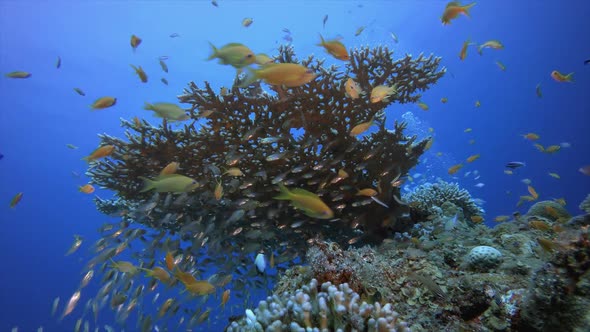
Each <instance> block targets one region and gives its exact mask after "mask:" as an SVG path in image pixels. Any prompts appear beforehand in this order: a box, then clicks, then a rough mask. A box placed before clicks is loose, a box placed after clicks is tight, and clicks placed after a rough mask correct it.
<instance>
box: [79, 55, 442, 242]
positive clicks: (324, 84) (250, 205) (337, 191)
mask: <svg viewBox="0 0 590 332" xmlns="http://www.w3.org/2000/svg"><path fill="white" fill-rule="evenodd" d="M392 53H393V52H392V51H390V50H389V49H387V48H386V47H382V46H380V47H377V48H373V49H371V48H367V47H364V48H360V49H357V50H354V51H353V52H352V53H351V60H350V62H349V63H347V65H346V66H345V68H344V70H340V69H339V67H337V66H331V67H324V65H323V64H324V60H321V59H320V60H318V59H315V58H314V57H313V56H310V57H308V58H307V59H305V60H302V61H299V60H298V59H296V57H295V54H294V52H293V49H292V48H291V47H281V48H280V54H279V55H278V56H277V57H276V60H277V61H279V62H291V63H300V64H302V65H305V66H306V67H308V68H309V69H310V70H313V71H314V72H316V73H318V74H320V75H319V76H318V78H316V79H315V80H314V81H312V82H310V83H308V84H306V85H304V86H301V87H297V88H291V89H283V88H281V87H276V86H275V87H272V88H273V89H274V90H275V91H277V92H278V95H277V96H275V95H274V94H273V93H272V92H263V91H262V89H261V87H260V84H257V85H255V86H254V87H253V88H251V89H242V88H238V87H237V86H234V87H233V88H232V89H231V90H230V92H228V93H224V94H223V95H217V94H216V93H215V92H214V89H213V87H212V86H211V85H210V84H209V83H208V82H205V84H204V87H199V86H197V84H195V83H193V82H191V83H190V84H189V87H188V88H187V89H185V92H184V94H183V95H181V96H179V99H180V101H181V102H182V103H187V104H190V109H189V110H188V112H189V114H190V117H191V118H192V120H193V121H192V122H190V123H187V124H184V125H183V126H182V127H181V128H180V129H172V127H171V126H170V125H169V124H168V123H167V122H166V121H164V122H163V123H162V124H161V125H159V126H157V127H154V126H151V125H150V124H149V123H148V122H146V121H145V120H142V121H139V120H138V121H134V122H129V121H126V120H122V126H123V127H124V128H125V129H126V130H127V131H126V133H125V136H126V140H123V139H121V138H115V137H111V136H109V135H106V134H103V135H100V138H101V140H102V144H110V145H114V146H115V151H114V152H113V153H112V154H111V155H110V156H109V157H108V158H105V159H101V160H99V161H97V162H93V163H92V164H91V166H90V168H89V170H88V171H87V175H89V176H90V177H91V179H92V183H95V184H98V185H100V186H101V187H103V188H107V189H111V190H113V191H115V193H116V195H117V197H116V198H114V199H112V200H100V201H99V200H97V205H98V206H99V209H100V210H101V211H103V212H104V213H108V214H113V213H115V214H120V215H122V216H123V218H124V219H126V220H128V221H133V222H139V223H143V224H145V225H147V226H149V227H151V228H154V229H168V230H170V231H171V232H180V234H181V235H182V236H183V238H186V239H190V238H194V237H195V235H197V234H202V235H201V237H202V238H206V239H207V241H208V243H209V244H211V243H212V242H215V243H219V244H220V245H222V246H231V245H235V244H236V243H239V244H238V245H243V244H244V243H248V242H253V241H257V242H258V243H259V245H258V247H256V246H255V245H253V246H252V247H249V248H248V249H253V250H259V249H261V248H264V247H266V248H276V247H280V243H282V242H284V241H286V240H289V241H292V242H293V243H292V247H293V248H299V250H302V251H303V250H304V248H305V246H306V245H305V241H306V240H307V239H310V238H312V237H315V236H317V235H318V234H323V235H324V236H329V237H330V238H332V239H334V240H335V241H339V242H341V243H345V242H346V241H348V240H349V239H351V238H353V237H359V236H361V235H362V239H361V242H362V241H366V242H378V241H380V240H381V239H383V238H384V237H386V236H387V234H388V233H390V232H391V231H395V230H396V229H397V228H403V227H407V225H408V224H409V225H411V224H412V221H411V220H408V218H407V217H405V215H406V214H407V213H406V212H407V207H406V206H404V205H402V204H400V203H399V202H400V200H399V195H400V193H399V188H397V187H394V186H391V185H389V184H390V182H391V181H392V180H393V179H394V178H396V177H397V176H404V175H406V174H407V173H408V171H409V170H410V169H411V168H412V167H413V166H414V165H416V163H417V162H418V158H419V157H420V155H421V154H422V153H423V152H424V149H425V147H426V145H427V143H428V140H423V141H417V139H416V137H406V136H405V135H404V134H403V130H404V128H405V124H404V123H398V122H395V123H394V125H393V129H387V128H386V125H385V122H386V118H385V115H384V109H385V108H386V107H387V106H388V105H389V104H391V103H394V102H395V103H408V102H415V101H417V100H418V99H419V98H420V93H419V92H420V91H423V90H425V89H427V88H428V87H429V86H430V85H432V84H434V83H435V82H436V81H437V80H438V79H439V78H440V77H442V76H443V74H444V72H445V70H444V69H442V70H439V69H438V66H439V62H440V58H436V57H434V56H430V57H424V56H423V55H419V56H418V57H416V58H414V57H412V56H411V55H406V56H405V57H403V58H402V59H400V60H397V61H394V60H392V59H393V58H392ZM348 77H354V79H355V81H356V82H357V83H358V84H359V85H360V86H361V87H362V88H363V89H365V90H367V91H370V89H371V88H372V87H374V86H377V85H380V84H385V85H393V84H397V93H396V94H394V95H392V96H391V98H390V99H389V100H388V101H387V102H379V103H371V102H369V98H358V99H351V98H349V97H347V96H346V95H345V91H344V89H343V85H344V82H345V81H346V79H348ZM370 120H374V121H375V124H376V125H377V128H376V131H374V132H372V133H369V134H366V135H363V136H360V137H354V136H351V135H349V133H350V131H351V129H352V128H353V127H354V126H356V125H357V124H359V123H362V122H367V121H370ZM197 121H199V122H202V124H201V126H200V127H198V126H196V122H197ZM296 131H298V132H299V133H296ZM174 161H175V162H179V163H180V170H179V171H178V172H179V173H180V174H182V175H185V176H188V177H190V178H192V179H195V180H196V181H198V184H199V188H197V189H195V190H194V191H192V192H189V193H181V194H172V193H155V194H152V193H149V192H147V193H144V192H140V186H141V182H142V181H141V180H140V177H147V178H154V177H156V176H157V175H158V174H159V172H160V171H161V170H162V169H163V168H164V166H166V165H167V164H168V163H170V162H174ZM230 167H236V168H239V170H240V171H241V172H242V173H243V174H244V175H243V176H241V177H236V176H231V175H227V174H226V171H227V169H228V168H230ZM339 170H342V171H343V172H345V173H346V176H339V175H338V171H339ZM279 183H283V184H285V185H286V186H288V187H293V188H303V189H306V190H308V191H311V192H314V193H316V194H317V195H319V196H320V197H321V198H322V200H324V201H325V202H326V203H327V204H328V205H329V206H330V207H331V208H332V209H334V210H335V213H336V217H337V218H338V219H340V220H339V221H338V222H332V223H325V222H323V223H319V222H317V221H316V220H315V219H312V218H310V217H308V216H306V215H304V214H302V213H300V212H299V211H298V210H295V209H293V208H292V207H291V205H290V204H289V202H279V201H277V200H274V199H272V198H273V197H274V196H276V195H277V193H278V187H277V185H278V184H279ZM218 184H219V186H220V189H221V191H220V193H221V194H220V197H216V196H215V189H216V188H217V186H218ZM361 188H376V189H377V191H378V192H379V194H378V195H377V196H375V197H366V196H359V195H356V193H357V191H358V190H359V189H361ZM369 206H370V208H368V207H369ZM384 220H387V221H388V222H384ZM302 225H304V227H302ZM277 229H280V230H281V231H280V233H279V232H276V230H277ZM279 234H280V235H279Z"/></svg>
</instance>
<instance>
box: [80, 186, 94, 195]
mask: <svg viewBox="0 0 590 332" xmlns="http://www.w3.org/2000/svg"><path fill="white" fill-rule="evenodd" d="M78 191H80V192H83V193H85V194H92V193H93V192H94V187H93V186H92V185H91V184H85V185H83V186H80V187H78Z"/></svg>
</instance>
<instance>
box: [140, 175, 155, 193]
mask: <svg viewBox="0 0 590 332" xmlns="http://www.w3.org/2000/svg"><path fill="white" fill-rule="evenodd" d="M139 178H140V179H142V180H143V188H142V189H141V190H140V191H139V192H140V193H144V192H146V191H150V190H152V189H154V188H155V187H156V185H155V181H153V180H150V179H148V178H146V177H143V176H140V177H139Z"/></svg>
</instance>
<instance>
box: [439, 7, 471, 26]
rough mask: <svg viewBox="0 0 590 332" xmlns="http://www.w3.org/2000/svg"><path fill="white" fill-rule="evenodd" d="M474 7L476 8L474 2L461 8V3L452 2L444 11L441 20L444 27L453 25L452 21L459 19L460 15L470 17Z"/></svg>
mask: <svg viewBox="0 0 590 332" xmlns="http://www.w3.org/2000/svg"><path fill="white" fill-rule="evenodd" d="M473 6H475V2H472V3H470V4H468V5H465V6H461V3H459V2H458V1H451V2H449V3H448V4H447V6H446V7H445V10H444V11H443V14H442V17H441V18H440V20H441V21H442V23H443V25H447V24H451V20H453V19H455V18H457V17H458V16H459V14H463V15H465V16H467V17H469V10H470V9H471V7H473Z"/></svg>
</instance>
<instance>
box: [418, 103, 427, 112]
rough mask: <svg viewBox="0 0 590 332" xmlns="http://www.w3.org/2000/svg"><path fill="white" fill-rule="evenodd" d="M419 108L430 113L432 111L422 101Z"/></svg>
mask: <svg viewBox="0 0 590 332" xmlns="http://www.w3.org/2000/svg"><path fill="white" fill-rule="evenodd" d="M418 107H420V108H421V109H422V110H423V111H428V110H429V109H430V107H429V106H428V105H427V104H426V103H424V102H421V101H419V102H418Z"/></svg>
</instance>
